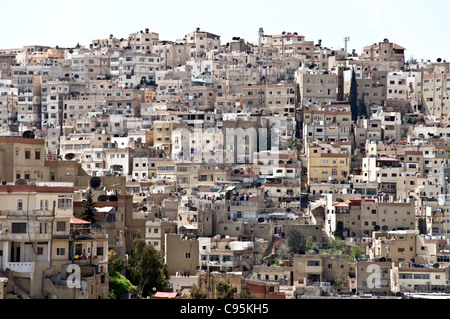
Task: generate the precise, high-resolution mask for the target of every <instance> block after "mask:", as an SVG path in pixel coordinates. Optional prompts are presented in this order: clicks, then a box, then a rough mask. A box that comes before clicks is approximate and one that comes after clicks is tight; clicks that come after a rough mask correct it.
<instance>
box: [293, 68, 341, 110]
mask: <svg viewBox="0 0 450 319" xmlns="http://www.w3.org/2000/svg"><path fill="white" fill-rule="evenodd" d="M296 82H297V83H298V85H299V91H300V96H301V99H300V103H301V105H304V106H305V105H309V104H314V103H327V102H331V101H337V100H338V96H339V93H338V75H337V74H334V73H329V72H328V71H326V72H321V73H319V72H311V71H306V70H305V71H300V72H298V75H297V78H296Z"/></svg>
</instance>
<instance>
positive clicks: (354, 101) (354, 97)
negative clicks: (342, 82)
mask: <svg viewBox="0 0 450 319" xmlns="http://www.w3.org/2000/svg"><path fill="white" fill-rule="evenodd" d="M348 103H349V104H350V110H351V112H352V121H354V122H356V120H357V118H358V87H357V83H356V74H355V69H353V70H352V79H351V82H350V94H349V96H348Z"/></svg>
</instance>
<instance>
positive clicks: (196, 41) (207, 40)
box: [185, 28, 220, 58]
mask: <svg viewBox="0 0 450 319" xmlns="http://www.w3.org/2000/svg"><path fill="white" fill-rule="evenodd" d="M185 39H186V40H185V41H186V44H187V46H188V47H190V48H191V52H190V57H191V58H204V57H206V53H207V52H209V51H219V49H220V36H219V35H217V34H213V33H211V32H207V31H201V30H200V28H197V29H196V30H195V31H192V32H188V33H187V35H186V37H185Z"/></svg>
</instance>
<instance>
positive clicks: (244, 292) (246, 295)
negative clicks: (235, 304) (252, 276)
mask: <svg viewBox="0 0 450 319" xmlns="http://www.w3.org/2000/svg"><path fill="white" fill-rule="evenodd" d="M239 299H253V295H252V293H251V292H250V289H249V288H248V286H247V285H246V284H245V281H244V282H243V283H242V285H241V291H240V292H239Z"/></svg>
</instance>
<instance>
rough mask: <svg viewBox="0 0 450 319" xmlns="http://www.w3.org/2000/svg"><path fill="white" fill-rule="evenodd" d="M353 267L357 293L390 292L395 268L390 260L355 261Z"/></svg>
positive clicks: (393, 283) (383, 293)
mask: <svg viewBox="0 0 450 319" xmlns="http://www.w3.org/2000/svg"><path fill="white" fill-rule="evenodd" d="M355 268H356V269H355V270H356V271H355V273H356V289H355V290H356V292H357V293H378V294H381V295H386V294H390V293H391V289H392V287H394V285H395V281H394V280H393V278H394V277H393V274H394V273H395V268H394V264H393V263H392V262H387V261H385V262H381V261H357V262H356V265H355Z"/></svg>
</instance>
